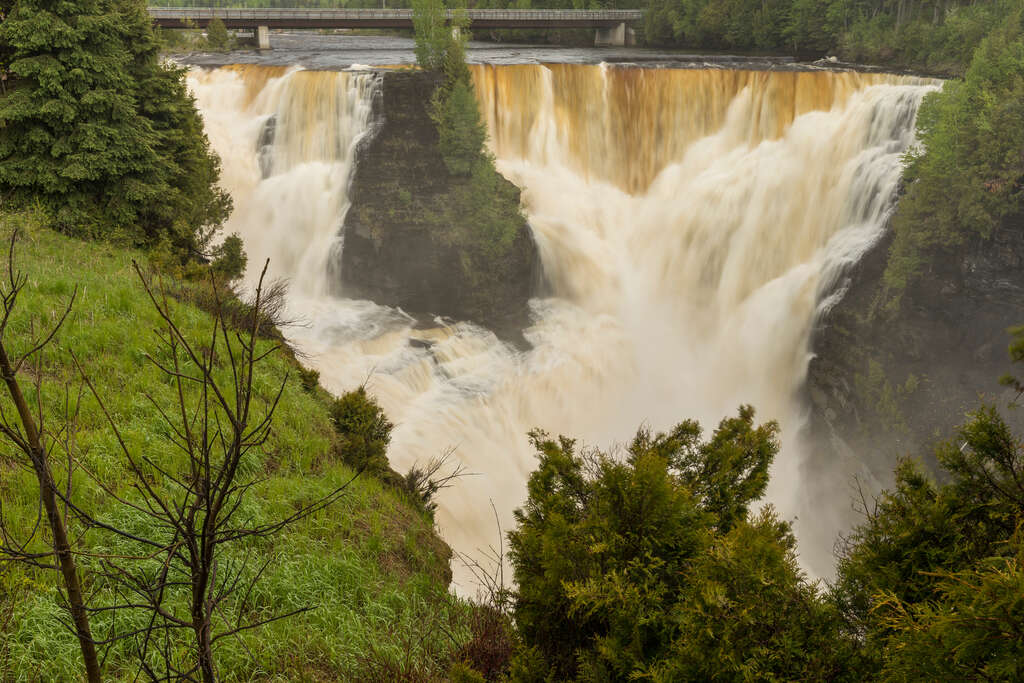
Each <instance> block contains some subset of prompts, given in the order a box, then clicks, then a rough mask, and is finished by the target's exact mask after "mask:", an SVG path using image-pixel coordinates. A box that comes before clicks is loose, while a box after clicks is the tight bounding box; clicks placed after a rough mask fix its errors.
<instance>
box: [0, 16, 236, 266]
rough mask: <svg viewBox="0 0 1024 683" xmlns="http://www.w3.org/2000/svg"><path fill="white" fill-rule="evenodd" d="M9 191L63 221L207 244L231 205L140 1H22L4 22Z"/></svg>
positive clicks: (1, 183)
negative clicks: (9, 80) (10, 77)
mask: <svg viewBox="0 0 1024 683" xmlns="http://www.w3.org/2000/svg"><path fill="white" fill-rule="evenodd" d="M0 44H3V45H6V46H7V47H8V49H9V51H10V65H9V69H10V71H11V72H12V73H13V74H14V75H15V76H16V77H17V78H18V82H17V85H16V87H14V88H13V89H11V90H10V91H9V92H8V94H7V95H6V96H3V97H0V193H2V194H3V195H4V197H5V199H6V200H8V201H10V202H13V203H14V204H15V205H19V204H20V205H28V204H39V205H40V206H41V207H42V208H43V209H44V210H45V211H46V213H47V214H48V216H49V218H50V220H51V221H52V223H53V224H54V225H55V226H56V227H58V228H59V229H61V230H63V231H65V232H68V233H72V234H76V235H82V236H89V237H100V236H103V237H124V238H127V239H128V240H130V241H131V242H133V243H136V244H154V243H156V242H157V241H159V240H161V239H167V240H169V241H170V242H171V243H172V244H173V245H174V246H175V247H177V248H178V250H179V251H181V252H182V253H186V254H187V253H195V252H202V251H203V250H204V249H205V248H206V246H207V242H208V240H209V237H210V236H211V235H212V234H213V232H214V231H215V230H216V229H217V228H218V227H219V226H220V225H221V224H222V223H223V221H224V220H225V218H226V217H227V215H228V213H229V212H230V208H231V200H230V198H229V197H228V196H227V195H226V194H225V193H224V192H223V191H221V190H220V189H219V188H218V187H217V185H216V183H217V179H218V176H219V161H218V159H217V157H216V156H215V155H214V154H213V153H212V152H211V151H210V149H209V143H208V141H207V139H206V137H205V135H204V133H203V127H202V122H201V120H200V118H199V115H198V113H197V112H196V109H195V104H194V101H193V100H192V98H191V96H190V95H189V94H188V92H187V91H186V89H185V84H184V80H183V70H182V69H180V68H178V67H175V66H171V65H167V64H162V63H161V62H160V60H159V54H158V45H157V42H156V40H155V37H154V34H153V30H152V21H151V20H150V18H149V16H148V14H147V12H146V9H145V5H144V4H143V3H142V2H140V1H139V0H78V1H77V2H70V1H68V0H59V1H56V2H45V1H44V0H21V1H20V2H19V3H17V4H16V5H15V7H14V9H13V11H12V12H11V14H10V16H9V17H8V18H7V19H6V20H5V21H4V22H3V23H2V24H0Z"/></svg>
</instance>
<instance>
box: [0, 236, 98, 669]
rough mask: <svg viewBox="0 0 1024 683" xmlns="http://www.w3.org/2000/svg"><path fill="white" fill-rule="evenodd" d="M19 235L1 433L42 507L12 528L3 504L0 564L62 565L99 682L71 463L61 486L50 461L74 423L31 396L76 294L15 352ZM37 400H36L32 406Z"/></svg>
mask: <svg viewBox="0 0 1024 683" xmlns="http://www.w3.org/2000/svg"><path fill="white" fill-rule="evenodd" d="M17 239H18V232H17V231H14V232H13V233H12V235H11V241H10V244H9V251H8V253H7V273H6V281H5V282H3V283H2V284H0V307H2V309H3V310H2V311H0V378H2V379H3V383H4V387H5V389H6V392H7V400H4V401H3V402H0V435H2V436H3V437H4V439H5V440H6V441H7V442H9V443H10V444H11V445H13V446H14V448H15V450H16V451H18V452H20V453H21V455H22V456H23V457H22V458H21V459H19V460H17V461H16V462H17V464H18V465H20V466H22V467H25V468H26V469H29V470H30V471H32V473H33V474H34V475H35V478H36V482H37V484H38V486H39V489H38V494H39V509H40V511H39V517H38V518H37V519H36V522H35V524H33V525H31V526H29V527H27V528H24V529H11V528H9V527H8V525H7V522H6V520H5V519H4V516H3V510H2V509H0V567H2V566H3V565H4V564H6V563H7V562H11V561H13V562H19V563H21V564H24V565H28V566H31V567H37V568H43V569H56V570H59V571H60V573H61V577H62V579H63V585H64V596H63V597H64V599H65V603H66V606H67V609H68V612H69V614H70V615H71V621H72V630H73V631H74V633H75V635H76V636H77V638H78V644H79V647H80V649H81V652H82V659H83V662H84V664H85V670H86V676H87V678H88V680H89V681H90V683H99V681H100V674H101V671H100V662H99V659H98V658H97V654H96V643H95V641H94V639H93V636H92V630H91V627H90V625H89V610H88V609H87V606H86V598H85V594H84V592H83V589H82V581H81V578H80V576H79V571H78V563H77V561H76V559H75V554H76V551H77V549H76V548H75V547H74V545H73V541H72V537H71V535H70V533H69V531H68V522H67V508H66V506H64V505H62V504H61V502H62V500H65V501H66V500H67V498H68V497H70V494H71V490H70V489H71V481H72V477H71V472H70V467H71V464H70V462H69V463H68V464H67V467H68V468H69V471H68V472H66V477H67V483H66V488H65V489H64V490H63V491H62V490H61V485H59V484H58V483H57V478H56V477H55V476H54V469H53V466H52V463H51V454H52V452H53V449H54V448H55V447H56V446H57V445H58V442H59V441H60V438H61V437H62V436H63V437H68V433H67V430H68V429H70V426H69V422H71V420H70V418H68V419H66V420H64V422H63V425H57V426H56V427H55V425H52V424H50V421H49V419H48V416H46V415H44V412H43V408H42V402H41V400H40V401H38V402H35V401H33V400H32V399H33V396H32V394H33V393H34V394H35V396H36V397H39V396H40V395H41V392H42V378H43V375H44V373H43V371H42V366H41V365H39V366H37V367H33V364H34V363H35V362H36V361H38V359H39V356H40V354H41V353H42V352H43V351H45V350H46V349H47V347H49V346H50V344H51V343H52V342H53V341H54V338H55V337H56V335H57V334H58V332H60V329H61V327H63V325H64V322H65V321H66V320H67V318H68V315H69V314H70V313H71V307H72V305H73V304H74V300H75V296H74V295H72V296H71V300H70V301H69V302H68V305H67V308H65V309H64V312H63V314H61V315H60V316H59V317H58V318H57V322H56V324H55V325H54V326H53V327H52V328H51V329H50V330H49V331H48V332H45V333H43V334H42V335H41V336H40V337H38V338H37V339H35V340H33V341H32V342H31V343H30V344H29V346H28V347H27V348H26V349H24V350H23V351H22V352H20V353H17V352H15V350H14V348H15V345H14V344H12V343H11V341H10V339H9V338H8V335H7V332H8V329H9V328H10V327H13V325H12V323H14V321H15V314H16V312H17V308H18V299H19V298H20V296H21V293H22V290H23V289H24V288H25V285H26V284H27V283H28V278H27V277H26V276H25V275H23V274H22V273H20V272H19V271H18V270H17V269H16V268H15V266H14V246H15V244H16V242H17ZM15 324H16V323H15ZM27 377H32V378H34V381H32V380H29V385H30V386H31V385H33V384H34V386H32V391H31V393H30V392H26V391H25V390H24V389H23V381H24V380H25V379H26V378H27ZM33 403H36V405H35V406H33V405H32V404H33ZM4 407H6V408H8V409H9V408H10V407H13V408H14V411H13V413H14V415H15V416H16V417H14V418H10V417H9V416H8V415H9V414H8V412H7V410H5V409H4ZM44 517H45V520H44V519H43V518H44ZM42 528H47V529H48V530H49V532H50V537H49V539H47V542H46V543H45V544H44V545H45V546H48V547H46V549H45V550H41V549H40V547H39V545H40V544H39V543H38V541H37V538H36V537H37V533H38V532H39V531H40V529H42Z"/></svg>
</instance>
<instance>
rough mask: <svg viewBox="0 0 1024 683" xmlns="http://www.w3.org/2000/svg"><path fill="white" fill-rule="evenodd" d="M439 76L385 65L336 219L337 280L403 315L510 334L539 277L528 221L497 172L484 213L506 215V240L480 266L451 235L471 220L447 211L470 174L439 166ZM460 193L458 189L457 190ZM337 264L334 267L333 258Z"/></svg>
mask: <svg viewBox="0 0 1024 683" xmlns="http://www.w3.org/2000/svg"><path fill="white" fill-rule="evenodd" d="M438 82H439V81H438V76H436V75H435V74H430V73H425V72H389V73H385V74H384V76H383V82H382V84H381V88H380V93H379V98H378V99H377V101H376V102H375V104H374V121H375V123H374V131H373V133H372V134H371V135H370V136H369V137H368V138H367V140H366V141H365V142H364V143H363V144H362V146H361V147H360V149H359V150H358V152H357V163H356V170H355V173H354V176H353V178H352V183H351V189H350V192H349V196H350V197H351V201H352V206H351V208H350V209H349V211H348V213H347V215H346V217H345V223H344V228H343V230H344V248H343V249H342V254H341V257H340V264H338V263H335V264H334V267H335V268H336V269H337V271H339V272H340V285H341V287H342V289H343V291H344V294H345V295H346V296H359V297H365V298H368V299H372V300H373V301H375V302H377V303H380V304H385V305H388V306H399V307H401V308H402V309H403V310H405V311H406V312H408V313H411V314H417V315H430V316H433V315H441V316H446V317H449V318H453V319H457V320H472V321H474V322H477V323H479V324H482V325H484V326H485V327H488V328H490V329H492V330H494V331H495V332H496V333H498V335H499V336H503V337H519V336H520V335H519V332H520V330H521V329H522V328H523V327H524V326H525V325H526V324H527V323H528V306H527V304H528V301H529V299H530V297H531V296H532V295H534V294H535V292H536V289H537V286H538V283H539V279H540V268H541V266H540V258H539V256H538V252H537V247H536V244H535V243H534V240H533V237H532V234H531V232H530V227H529V225H527V223H526V220H525V219H523V218H522V217H521V215H520V214H519V189H518V188H516V187H515V186H514V185H513V184H512V183H510V182H508V181H507V180H504V179H501V186H500V187H499V188H498V191H497V192H495V193H494V194H493V196H489V197H473V198H472V201H474V202H477V203H485V204H486V207H485V208H486V212H494V213H499V214H502V215H505V216H514V217H515V218H514V220H516V221H517V222H518V224H519V225H518V229H517V233H516V236H515V238H514V240H513V242H512V245H511V247H510V248H509V249H507V251H506V252H505V253H504V255H503V256H502V257H501V258H500V259H498V262H497V267H496V268H488V269H487V272H481V271H482V270H483V269H481V268H479V267H476V265H475V264H474V263H473V262H472V259H470V258H469V257H468V256H467V254H466V253H464V252H463V251H462V250H460V249H458V248H457V247H456V246H455V244H453V239H452V235H453V234H456V233H458V232H459V231H460V230H467V231H468V230H474V229H480V226H479V225H476V224H467V225H455V224H453V223H457V222H459V221H465V222H467V223H469V222H475V221H473V219H472V218H471V217H470V216H467V215H464V214H463V215H460V214H459V213H458V212H453V211H452V207H456V206H460V205H461V204H462V203H464V202H465V200H466V197H465V193H469V192H472V191H473V188H472V185H471V182H472V181H471V179H468V178H462V177H456V176H453V175H451V174H450V173H449V172H448V169H447V167H446V166H445V163H444V160H443V158H442V156H441V153H440V151H439V150H438V146H437V141H438V133H437V129H436V127H435V125H434V122H433V121H432V120H431V118H430V116H429V113H428V107H429V104H430V100H431V96H432V94H433V92H434V90H435V88H436V87H437V85H438ZM459 193H463V194H462V196H459ZM339 266H340V267H339Z"/></svg>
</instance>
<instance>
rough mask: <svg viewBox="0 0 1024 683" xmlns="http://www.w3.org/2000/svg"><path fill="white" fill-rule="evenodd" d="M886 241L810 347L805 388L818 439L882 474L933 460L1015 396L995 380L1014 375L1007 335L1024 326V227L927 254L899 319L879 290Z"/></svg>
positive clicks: (1010, 223)
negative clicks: (899, 462)
mask: <svg viewBox="0 0 1024 683" xmlns="http://www.w3.org/2000/svg"><path fill="white" fill-rule="evenodd" d="M891 241H892V238H891V234H890V235H888V236H887V237H886V238H885V239H883V240H881V241H880V242H879V244H877V245H876V246H875V247H874V248H873V249H872V250H871V251H870V252H869V253H868V254H867V255H866V256H865V257H864V259H863V260H862V261H861V262H860V263H859V264H858V265H857V266H856V267H855V268H854V269H853V270H852V271H851V272H850V273H848V281H847V286H848V287H849V290H848V292H847V294H846V296H845V297H844V298H843V299H842V300H841V301H840V302H839V303H838V304H837V305H836V306H835V307H834V308H833V309H832V310H831V311H830V312H829V313H828V315H827V316H826V317H825V318H824V319H823V320H822V321H821V324H820V325H819V327H818V329H817V330H816V332H815V334H814V336H813V339H812V344H811V346H812V350H813V351H814V353H815V357H814V359H813V360H812V361H811V364H810V368H809V372H808V381H807V391H808V394H809V398H810V400H811V403H812V405H813V421H812V430H813V432H815V433H816V435H817V436H819V437H825V438H828V439H835V438H839V439H842V440H843V441H845V442H846V443H847V444H849V445H850V446H852V447H853V449H854V451H855V452H857V453H858V455H859V456H860V457H862V458H866V459H867V460H868V462H873V463H874V464H875V465H876V467H875V469H876V471H877V472H879V473H884V472H886V471H888V469H891V467H892V464H893V462H894V460H895V458H896V457H898V456H903V455H923V454H925V453H928V452H930V446H932V445H933V444H934V443H935V442H936V441H940V440H944V439H947V438H949V437H950V436H951V428H952V427H953V426H954V425H957V424H960V423H962V422H963V421H964V415H965V413H966V412H968V411H970V410H974V409H976V408H977V407H978V406H979V404H980V402H981V401H986V402H989V403H995V404H997V405H1005V404H1006V403H1007V402H1008V401H1009V400H1010V399H1012V398H1013V397H1014V395H1015V394H1014V392H1012V391H1010V390H1008V389H1006V388H1004V387H1002V386H1000V385H999V381H998V380H999V378H1000V376H1002V375H1003V374H1005V373H1007V372H1010V371H1011V367H1010V362H1009V359H1008V356H1007V345H1008V344H1009V341H1010V338H1009V335H1008V334H1007V328H1008V327H1010V326H1012V325H1019V324H1022V323H1024V267H1022V266H1024V216H1015V217H1013V218H1012V219H1010V220H1006V221H1004V222H1003V224H1002V226H1001V227H1000V229H999V230H997V231H996V232H995V234H994V235H993V236H992V237H991V238H990V239H988V240H982V239H980V238H978V239H975V240H973V241H970V242H968V243H967V244H966V245H965V246H964V247H962V248H959V249H957V250H955V251H943V252H934V253H932V254H931V256H930V259H929V265H928V268H927V269H926V271H925V273H924V275H923V276H922V277H921V278H920V279H918V280H917V281H915V282H914V283H912V284H911V285H909V286H908V288H907V290H906V291H905V292H904V293H903V296H902V302H901V304H900V306H899V309H898V311H895V312H894V311H892V310H886V306H885V302H886V296H885V292H884V291H883V289H882V274H883V272H884V271H885V268H886V264H887V261H888V256H889V247H890V243H891ZM936 359H941V360H936ZM1018 374H1019V373H1018ZM1004 414H1005V415H1006V417H1007V418H1009V420H1010V421H1011V422H1013V421H1016V422H1017V423H1018V424H1019V423H1021V422H1022V421H1024V420H1022V418H1024V415H1021V411H1019V410H1017V411H1013V410H1010V411H1004Z"/></svg>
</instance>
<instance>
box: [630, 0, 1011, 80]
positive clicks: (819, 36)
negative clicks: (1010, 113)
mask: <svg viewBox="0 0 1024 683" xmlns="http://www.w3.org/2000/svg"><path fill="white" fill-rule="evenodd" d="M1020 5H1021V3H1020V0H990V1H988V2H961V1H949V2H947V1H937V0H899V1H898V2H897V1H892V0H768V1H762V0H724V1H718V0H652V2H651V4H650V9H649V12H648V14H647V17H646V19H645V31H646V37H647V40H648V41H650V42H653V43H658V44H681V45H685V46H687V47H699V48H710V49H730V50H732V49H744V50H751V49H755V50H769V51H784V52H794V53H797V54H824V53H826V52H828V53H830V54H838V55H839V56H840V57H842V58H844V59H847V60H850V61H863V62H869V63H889V64H895V65H901V66H914V67H917V68H928V69H933V70H937V71H947V72H957V71H961V70H962V69H963V68H964V67H965V66H966V64H967V63H968V61H969V60H970V57H971V52H972V51H973V50H974V48H975V47H976V46H977V45H978V43H979V42H980V41H981V39H982V38H983V37H984V36H985V35H986V34H987V33H988V32H989V31H990V30H992V29H993V28H994V27H996V26H998V25H1000V24H1001V22H1002V21H1003V19H1004V18H1005V17H1006V16H1008V15H1009V14H1011V13H1012V12H1013V11H1014V10H1015V9H1016V8H1019V7H1020Z"/></svg>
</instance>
